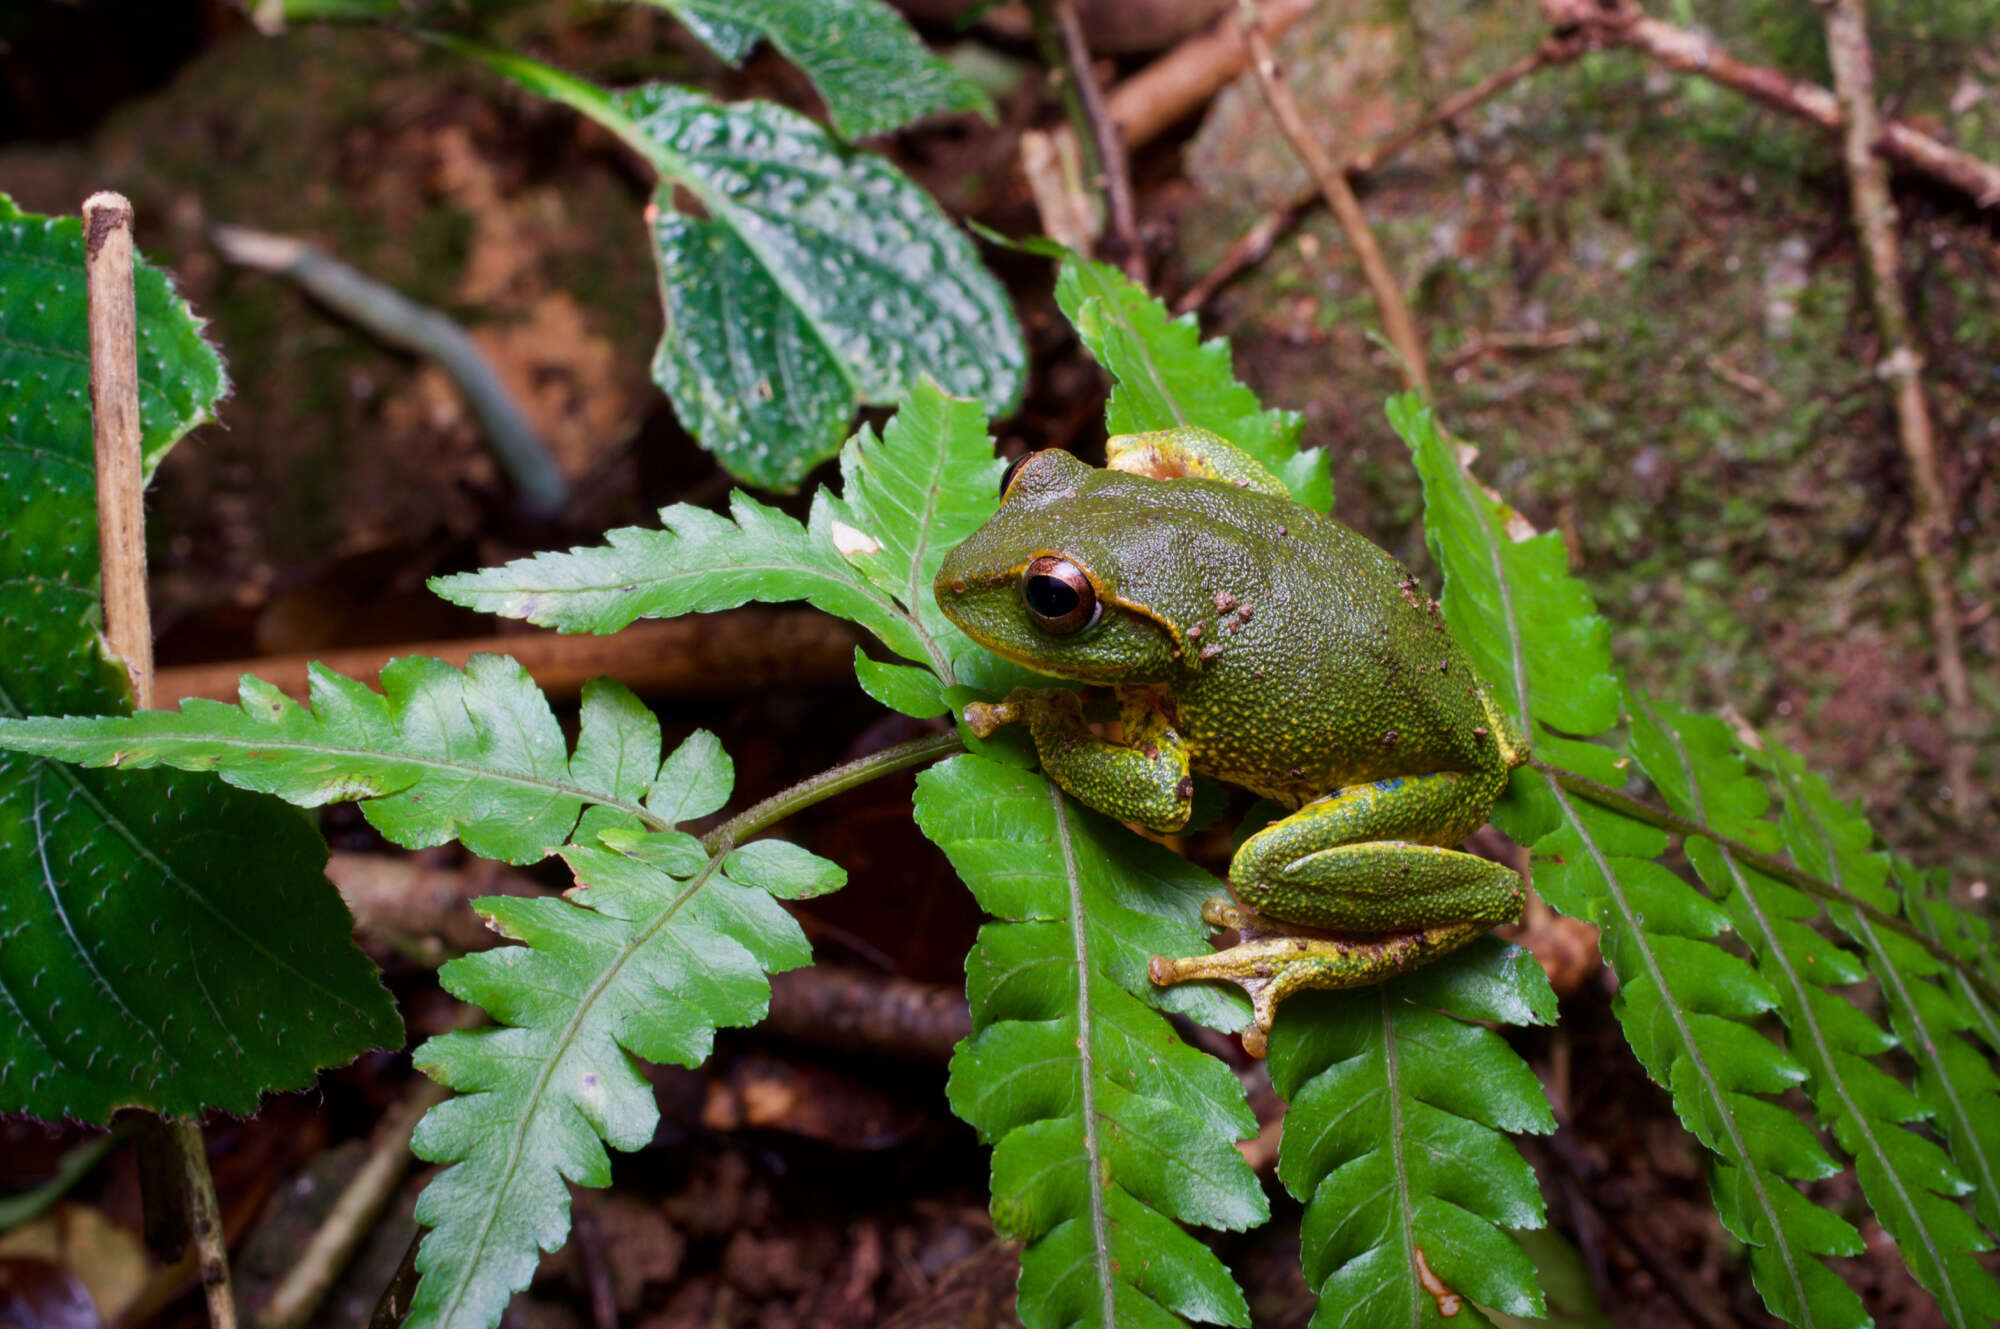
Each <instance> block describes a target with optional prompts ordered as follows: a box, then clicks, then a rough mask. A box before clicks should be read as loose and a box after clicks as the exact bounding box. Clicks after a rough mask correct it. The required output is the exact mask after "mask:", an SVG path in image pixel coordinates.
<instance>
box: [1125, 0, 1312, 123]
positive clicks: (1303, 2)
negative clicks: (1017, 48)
mask: <svg viewBox="0 0 2000 1329" xmlns="http://www.w3.org/2000/svg"><path fill="white" fill-rule="evenodd" d="M1314 3H1315V0H1265V4H1264V15H1263V17H1264V32H1265V35H1267V36H1268V37H1270V39H1271V40H1272V41H1277V40H1278V39H1279V38H1280V37H1283V36H1284V35H1285V33H1286V32H1287V31H1289V30H1290V29H1291V27H1292V25H1293V24H1295V23H1297V22H1298V21H1299V20H1300V19H1302V18H1304V17H1305V16H1306V15H1307V14H1309V13H1311V12H1312V7H1313V4H1314ZM1234 27H1235V24H1234V20H1232V19H1231V18H1230V16H1229V15H1228V14H1227V13H1224V14H1223V16H1222V17H1220V18H1218V19H1217V20H1216V21H1215V22H1214V23H1212V24H1210V25H1209V26H1208V27H1207V28H1205V29H1203V30H1202V31H1200V32H1197V33H1195V34H1194V35H1193V36H1192V37H1189V38H1188V39H1187V40H1186V41H1184V42H1182V43H1181V44H1180V45H1178V46H1176V47H1174V49H1173V50H1171V51H1168V52H1167V53H1166V54H1165V55H1163V56H1161V57H1160V58H1159V59H1157V60H1155V61H1153V62H1152V63H1151V64H1149V65H1147V66H1146V67H1145V68H1144V69H1141V70H1139V71H1138V72H1137V73H1135V74H1133V75H1132V76H1131V77H1130V78H1128V79H1125V80H1124V81H1122V82H1121V83H1119V84H1118V86H1117V87H1115V88H1113V89H1111V92H1110V94H1109V96H1107V97H1106V99H1105V106H1106V109H1107V110H1108V111H1109V112H1110V115H1111V120H1112V123H1114V124H1116V125H1117V126H1118V128H1119V130H1120V131H1121V132H1122V133H1123V134H1124V135H1125V145H1126V146H1127V147H1128V148H1136V147H1138V146H1140V145H1141V144H1143V143H1149V142H1151V141H1152V140H1153V139H1155V138H1157V137H1158V136H1159V135H1160V134H1162V133H1164V132H1165V131H1166V130H1167V129H1168V128H1169V127H1170V126H1172V125H1173V124H1175V123H1176V122H1178V121H1180V120H1182V119H1184V118H1185V117H1187V116H1189V115H1192V114H1193V113H1194V112H1195V111H1196V110H1198V109H1200V108H1201V107H1203V106H1205V105H1207V104H1208V100H1209V99H1210V98H1211V97H1213V96H1215V94H1216V93H1218V92H1220V91H1221V90H1222V89H1223V87H1224V86H1225V85H1227V84H1228V83H1229V82H1230V80H1232V79H1234V78H1235V77H1236V76H1237V75H1238V74H1241V73H1242V72H1243V67H1244V65H1246V64H1248V63H1249V60H1250V53H1249V51H1248V50H1246V49H1245V48H1244V46H1243V39H1242V38H1240V37H1238V36H1237V35H1236V33H1235V31H1234Z"/></svg>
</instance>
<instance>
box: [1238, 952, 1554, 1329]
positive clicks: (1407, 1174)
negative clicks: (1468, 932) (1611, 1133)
mask: <svg viewBox="0 0 2000 1329" xmlns="http://www.w3.org/2000/svg"><path fill="white" fill-rule="evenodd" d="M1554 1018H1555V995H1554V993H1552V992H1551V991H1550V990H1549V986H1548V980H1547V978H1545V977H1544V976H1543V974H1542V970H1541V966H1540V965H1538V964H1536V963H1535V960H1534V957H1533V956H1531V955H1529V954H1528V953H1527V952H1526V951H1524V950H1522V949H1521V948H1520V947H1518V946H1511V945H1507V944H1505V943H1503V942H1501V941H1499V940H1497V939H1495V938H1491V937H1488V938H1485V939H1483V940H1482V941H1480V942H1478V943H1476V944H1475V945H1474V946H1473V947H1471V948H1468V949H1467V950H1465V951H1462V952H1460V953H1459V954H1458V955H1455V956H1452V957H1449V958H1448V959H1445V960H1443V961H1440V962H1439V963H1438V964H1436V965H1432V966H1430V967H1429V968H1426V969H1423V970H1420V971H1418V972H1417V973H1414V974H1411V975H1409V976H1407V977H1404V978H1400V979H1396V980H1394V981H1392V982H1389V983H1386V984H1383V985H1381V986H1379V987H1374V988H1367V989H1361V990H1358V991H1353V992H1326V993H1311V994H1307V995H1302V996H1300V997H1295V998H1293V999H1292V1001H1291V1002H1290V1003H1288V1004H1287V1005H1286V1008H1285V1015H1284V1018H1283V1019H1281V1020H1280V1021H1278V1024H1277V1027H1276V1028H1275V1029H1274V1030H1273V1032H1272V1039H1271V1083H1272V1084H1273V1086H1275V1087H1276V1088H1277V1090H1278V1092H1279V1093H1280V1094H1281V1095H1283V1096H1284V1098H1285V1099H1286V1100H1287V1101H1288V1102H1289V1103H1290V1105H1291V1106H1290V1108H1289V1109H1288V1110H1287V1112H1286V1114H1285V1135H1284V1142H1283V1144H1282V1146H1281V1147H1280V1152H1279V1159H1278V1176H1279V1178H1280V1179H1281V1180H1283V1181H1284V1183H1285V1187H1286V1189H1288V1190H1290V1191H1291V1192H1292V1194H1294V1195H1296V1196H1297V1197H1298V1198H1299V1199H1301V1200H1303V1201H1304V1202H1305V1205H1306V1212H1305V1220H1304V1224H1303V1227H1302V1229H1301V1234H1300V1238H1301V1242H1302V1245H1303V1253H1304V1260H1305V1272H1306V1281H1307V1282H1308V1283H1309V1284H1310V1285H1311V1286H1312V1287H1314V1288H1315V1289H1316V1290H1317V1291H1318V1293H1319V1298H1320V1301H1319V1311H1318V1313H1317V1314H1316V1315H1315V1316H1314V1318H1313V1324H1314V1325H1315V1326H1316V1327H1317V1326H1328V1325H1352V1326H1356V1327H1357V1329H1360V1327H1362V1326H1366V1327H1367V1329H1378V1327H1380V1326H1389V1325H1410V1326H1417V1325H1450V1326H1457V1325H1464V1324H1471V1325H1482V1324H1486V1323H1488V1321H1487V1320H1486V1319H1485V1317H1484V1316H1483V1315H1480V1314H1479V1313H1478V1311H1477V1310H1474V1309H1470V1308H1465V1310H1464V1314H1462V1315H1461V1314H1459V1313H1458V1312H1459V1310H1460V1308H1459V1307H1458V1306H1457V1304H1456V1302H1455V1301H1454V1300H1453V1298H1458V1299H1462V1300H1463V1301H1467V1302H1472V1303H1474V1304H1475V1305H1477V1306H1484V1307H1490V1308H1492V1309H1495V1310H1499V1311H1505V1312H1507V1313H1509V1314H1513V1315H1530V1316H1540V1315H1541V1314H1543V1311H1544V1307H1543V1300H1542V1295H1541V1291H1540V1289H1539V1288H1538V1287H1537V1285H1536V1280H1535V1270H1534V1265H1533V1262H1532V1261H1530V1260H1529V1259H1528V1257H1527V1255H1526V1254H1524V1253H1523V1252H1522V1250H1521V1248H1520V1246H1519V1245H1518V1244H1516V1242H1515V1241H1514V1239H1513V1238H1512V1237H1511V1236H1509V1235H1508V1234H1507V1232H1505V1231H1503V1229H1507V1228H1514V1229H1520V1228H1537V1227H1540V1226H1541V1225H1542V1221H1543V1214H1542V1197H1541V1192H1540V1191H1539V1190H1538V1189H1537V1187H1536V1184H1535V1174H1534V1171H1533V1169H1531V1168H1530V1167H1529V1166H1528V1164H1527V1163H1526V1162H1525V1161H1524V1160H1523V1159H1522V1158H1521V1156H1520V1154H1519V1152H1517V1151H1516V1150H1515V1148H1514V1146H1513V1145H1512V1144H1511V1143H1509V1141H1508V1140H1507V1138H1506V1136H1505V1135H1503V1134H1502V1133H1501V1132H1503V1131H1533V1132H1536V1133H1538V1134H1547V1133H1549V1132H1551V1131H1553V1130H1554V1129H1555V1127H1556V1123H1555V1117H1554V1114H1553V1113H1551V1112H1550V1111H1549V1105H1548V1102H1547V1100H1546V1099H1545V1098H1544V1097H1543V1094H1542V1087H1541V1082H1540V1081H1538V1080H1537V1079H1536V1078H1535V1075H1534V1072H1533V1071H1531V1070H1529V1068H1528V1065H1527V1063H1526V1062H1524V1061H1522V1060H1521V1058H1520V1057H1519V1055H1517V1054H1516V1053H1515V1052H1514V1051H1513V1049H1511V1048H1509V1047H1508V1046H1507V1044H1506V1042H1505V1040H1503V1039H1502V1038H1501V1037H1500V1036H1499V1035H1498V1034H1496V1033H1494V1032H1493V1031H1492V1030H1490V1029H1485V1028H1482V1027H1481V1026H1479V1025H1477V1024H1473V1023H1468V1022H1469V1021H1474V1020H1501V1021H1506V1022H1510V1023H1524V1022H1527V1021H1529V1020H1532V1021H1534V1022H1536V1023H1549V1022H1552V1021H1553V1020H1554ZM1426 1274H1428V1275H1429V1276H1430V1277H1429V1279H1428V1280H1426V1277H1425V1275H1426Z"/></svg>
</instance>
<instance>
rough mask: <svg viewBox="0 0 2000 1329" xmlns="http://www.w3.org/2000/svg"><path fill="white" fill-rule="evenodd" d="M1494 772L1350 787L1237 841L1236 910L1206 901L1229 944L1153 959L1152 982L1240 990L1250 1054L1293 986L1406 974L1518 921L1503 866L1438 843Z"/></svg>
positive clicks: (1469, 812) (1468, 814) (1340, 984)
mask: <svg viewBox="0 0 2000 1329" xmlns="http://www.w3.org/2000/svg"><path fill="white" fill-rule="evenodd" d="M1505 782H1506V772H1505V771H1504V770H1501V771H1497V772H1486V773H1460V772H1441V773H1438V774H1433V775H1423V776H1415V777H1408V778H1403V779H1394V780H1379V781H1375V782H1373V783H1368V784H1359V785H1351V786H1349V787H1347V788H1344V789H1341V790H1338V791H1336V792H1335V793H1333V794H1331V795H1329V796H1328V797H1326V798H1323V799H1320V800H1319V801H1318V802H1316V803H1310V804H1308V805H1307V806H1305V807H1303V808H1301V809H1299V810H1298V811H1297V812H1295V813H1293V814H1292V815H1291V816H1289V817H1286V818H1284V819H1282V820H1280V821H1278V822H1275V823H1273V824H1272V825H1270V826H1267V827H1265V828H1264V829H1263V830H1262V831H1259V832H1258V833H1257V834H1256V835H1253V836H1252V837H1250V839H1249V840H1247V841H1245V842H1244V844H1243V847H1242V848H1241V849H1239V850H1237V853H1236V857H1235V859H1234V861H1233V862H1232V863H1231V864H1230V868H1229V885H1230V889H1231V890H1232V891H1233V892H1234V894H1235V895H1236V898H1237V899H1238V900H1239V901H1240V902H1241V903H1242V904H1243V905H1244V906H1246V907H1245V908H1242V909H1236V908H1231V907H1230V906H1229V904H1228V902H1227V901H1222V900H1217V901H1211V902H1210V903H1211V908H1210V909H1209V910H1208V911H1206V914H1207V917H1208V919H1209V921H1210V922H1211V923H1212V924H1214V925H1216V926H1218V927H1235V928H1237V929H1238V930H1239V931H1241V932H1242V933H1243V935H1244V940H1243V942H1242V943H1241V944H1240V945H1237V946H1234V947H1231V948H1230V949H1228V950H1224V951H1218V952H1214V953H1212V954H1209V955H1201V956H1194V957H1190V958H1187V959H1168V958H1165V957H1156V958H1155V960H1154V961H1153V965H1152V976H1153V981H1154V982H1156V983H1179V982H1183V981H1186V980H1188V979H1195V978H1220V979H1227V980H1229V981H1231V982H1235V983H1239V984H1241V985H1242V986H1243V988H1244V990H1245V991H1247V992H1249V993H1250V996H1251V1000H1252V1003H1253V1004H1254V1006H1255V1007H1256V1014H1257V1023H1256V1026H1255V1029H1254V1030H1253V1031H1252V1033H1251V1034H1246V1035H1245V1038H1244V1045H1245V1046H1246V1047H1248V1048H1251V1049H1252V1050H1253V1051H1254V1050H1256V1046H1255V1045H1257V1044H1261V1043H1262V1042H1263V1036H1264V1035H1266V1034H1268V1033H1269V1031H1270V1027H1271V1020H1272V1018H1273V1015H1274V1013H1275V1011H1276V1009H1277V1005H1278V1003H1279V1002H1281V1001H1282V1000H1284V998H1286V997H1288V996H1290V995H1291V994H1292V993H1294V992H1298V991H1301V990H1303V989H1306V988H1353V987H1365V986H1367V985H1369V984H1372V983H1379V982H1381V981H1382V980H1384V979H1387V978H1391V977H1393V976H1395V975H1397V974H1401V973H1406V972H1408V971H1409V970H1411V969H1415V968H1417V967H1418V966H1419V965H1423V964H1426V963H1428V962H1429V961H1431V960H1434V959H1436V958H1437V957H1438V956H1440V955H1444V954H1446V953H1447V952H1449V951H1452V950H1455V949H1457V948H1458V947H1460V946H1463V945H1464V944H1465V943H1466V942H1468V941H1470V940H1472V939H1473V938H1474V937H1476V936H1478V935H1479V934H1480V933H1482V932H1485V931H1486V930H1487V929H1488V928H1491V927H1493V926H1495V925H1496V924H1500V923H1506V922H1511V921H1513V920H1514V919H1516V918H1518V917H1519V916H1520V912H1521V903H1522V899H1523V892H1522V888H1521V879H1520V878H1519V877H1518V876H1517V875H1516V874H1515V873H1514V872H1513V870H1512V869H1510V868H1508V867H1506V866H1504V865H1503V864H1499V863H1494V862H1491V861H1489V860H1487V859H1483V858H1480V857H1478V856H1476V855H1473V854H1466V853H1461V852H1459V851H1458V850H1455V849H1451V848H1447V847H1446V846H1447V845H1451V844H1456V843H1458V842H1459V841H1460V840H1462V839H1464V838H1465V836H1467V835H1469V834H1471V832H1472V831H1473V830H1474V829H1476V828H1477V826H1478V825H1479V823H1480V822H1481V821H1483V820H1484V819H1485V816H1486V813H1487V811H1488V810H1489V809H1490V808H1491V807H1492V804H1493V800H1494V799H1495V798H1496V797H1497V796H1498V794H1499V792H1500V790H1501V789H1502V788H1504V787H1505Z"/></svg>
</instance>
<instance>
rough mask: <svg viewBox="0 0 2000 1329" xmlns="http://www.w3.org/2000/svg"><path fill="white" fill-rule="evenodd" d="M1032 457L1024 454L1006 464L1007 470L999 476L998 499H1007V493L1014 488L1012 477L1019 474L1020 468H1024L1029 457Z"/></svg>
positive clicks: (1029, 454) (1030, 454)
mask: <svg viewBox="0 0 2000 1329" xmlns="http://www.w3.org/2000/svg"><path fill="white" fill-rule="evenodd" d="M1034 455H1035V454H1034V453H1032V452H1024V453H1022V454H1021V455H1020V456H1018V457H1016V458H1014V460H1012V461H1010V462H1008V463H1007V469H1006V470H1005V471H1004V472H1002V473H1001V476H1000V497H1002V498H1005V497H1007V491H1008V490H1009V489H1012V488H1013V487H1014V477H1015V476H1017V475H1019V474H1020V473H1021V468H1022V467H1023V466H1025V465H1026V464H1027V462H1028V459H1029V458H1030V457H1033V456H1034Z"/></svg>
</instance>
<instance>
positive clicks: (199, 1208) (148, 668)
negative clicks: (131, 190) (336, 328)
mask: <svg viewBox="0 0 2000 1329" xmlns="http://www.w3.org/2000/svg"><path fill="white" fill-rule="evenodd" d="M83 266H84V279H85V285H86V289H87V291H88V295H89V302H90V317H89V322H90V421H91V435H92V438H93V440H94V441H95V444H96V451H97V540H98V559H99V563H100V566H101V569H102V574H101V575H102V580H103V583H104V635H105V638H106V640H107V641H108V642H109V644H110V647H111V650H112V652H113V653H114V654H115V655H117V656H118V657H119V658H120V659H122V660H123V661H124V662H125V672H126V675H127V676H128V677H129V678H130V679H131V681H132V698H133V703H134V704H135V705H136V706H138V707H139V708H140V709H142V710H143V709H146V708H148V707H150V706H151V705H152V704H153V620H152V614H151V612H150V610H149V609H148V608H147V604H146V512H145V507H144V496H145V475H144V469H143V463H142V462H141V460H140V446H141V438H140V434H141V430H140V424H139V315H138V307H137V304H136V302H135V299H134V296H133V289H132V205H131V203H129V202H127V201H126V199H125V197H124V195H122V194H114V193H110V192H108V191H107V192H103V193H97V194H92V195H91V196H90V197H89V198H87V199H85V200H84V201H83ZM163 1125H164V1127H165V1129H164V1130H163V1131H160V1132H154V1133H152V1138H153V1139H154V1140H156V1141H158V1142H159V1146H160V1148H162V1149H163V1151H164V1153H165V1155H166V1159H165V1162H166V1167H165V1168H163V1169H158V1170H156V1172H155V1175H157V1176H160V1177H162V1178H163V1179H170V1180H167V1184H168V1185H169V1186H170V1187H171V1189H172V1190H174V1191H175V1192H176V1193H177V1194H178V1196H179V1198H180V1201H181V1203H182V1204H184V1205H185V1207H186V1210H187V1231H186V1237H187V1239H188V1240H189V1241H191V1242H192V1243H193V1245H194V1249H195V1255H196V1259H197V1262H198V1265H199V1268H200V1271H201V1286H202V1291H203V1293H204V1294H205V1295H206V1297H207V1298H208V1320H209V1324H210V1325H211V1326H212V1327H213V1329H236V1299H235V1298H234V1297H233V1296H231V1295H230V1290H229V1245H228V1240H227V1238H226V1237H225V1235H224V1233H223V1230H222V1206H221V1205H220V1204H219V1203H217V1201H216V1198H215V1178H214V1177H213V1176H211V1175H210V1173H209V1170H208V1151H207V1149H206V1148H205V1147H204V1145H203V1144H202V1138H201V1127H200V1125H198V1124H197V1123H195V1122H193V1121H184V1120H180V1119H176V1118H171V1117H170V1118H166V1119H164V1121H163Z"/></svg>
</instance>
